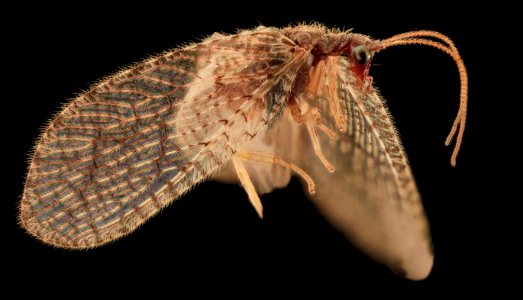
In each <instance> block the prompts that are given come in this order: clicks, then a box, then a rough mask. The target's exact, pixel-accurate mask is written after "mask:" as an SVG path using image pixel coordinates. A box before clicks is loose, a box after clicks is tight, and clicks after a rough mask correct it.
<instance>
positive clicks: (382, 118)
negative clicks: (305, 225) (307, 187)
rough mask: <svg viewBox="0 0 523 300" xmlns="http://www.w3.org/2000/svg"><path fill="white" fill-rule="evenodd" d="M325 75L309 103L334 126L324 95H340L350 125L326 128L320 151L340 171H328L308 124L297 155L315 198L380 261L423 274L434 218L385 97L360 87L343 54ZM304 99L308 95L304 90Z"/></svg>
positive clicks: (398, 269)
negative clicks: (341, 129) (334, 131)
mask: <svg viewBox="0 0 523 300" xmlns="http://www.w3.org/2000/svg"><path fill="white" fill-rule="evenodd" d="M336 66H337V67H334V68H331V69H329V70H327V71H326V72H327V73H326V74H325V81H326V82H328V83H329V86H330V87H331V88H332V89H334V90H332V91H331V92H327V91H325V90H321V89H318V90H317V91H318V92H317V94H316V95H312V99H311V98H310V96H311V95H309V98H308V102H309V103H310V104H311V105H313V106H317V107H319V108H320V110H321V112H322V116H323V119H324V120H326V123H327V126H329V127H330V128H336V127H335V126H336V124H335V120H333V118H332V117H331V116H332V114H331V112H330V111H331V108H329V107H328V106H327V101H326V99H325V97H327V96H331V97H334V98H336V99H335V101H338V102H339V103H340V106H341V109H342V111H343V112H344V115H345V119H346V124H347V126H346V132H345V133H338V135H337V137H336V138H334V139H332V140H331V139H329V138H328V137H327V136H325V135H323V134H321V133H320V139H321V145H322V150H323V152H324V154H325V156H326V158H327V159H328V160H329V162H331V163H332V164H333V166H334V167H335V168H336V171H335V172H334V173H332V174H329V173H328V172H327V171H326V170H325V168H324V167H323V165H322V164H321V163H320V161H319V160H318V159H314V158H315V155H314V152H313V150H312V147H311V146H310V143H309V142H308V141H307V139H308V134H307V133H306V131H305V130H302V134H301V136H300V138H299V139H300V140H301V141H300V142H301V145H306V146H304V147H303V148H302V151H301V153H300V154H299V155H298V156H297V157H295V159H296V160H298V161H301V164H300V165H301V166H302V167H303V168H304V169H305V170H306V171H307V172H308V173H309V174H310V175H311V176H312V178H313V179H314V180H315V182H316V194H315V195H313V196H312V197H311V199H312V200H313V202H314V203H315V205H316V206H317V207H318V208H319V210H320V211H321V212H322V213H323V214H324V215H325V216H326V218H327V219H328V220H329V221H330V222H331V223H332V224H333V225H334V226H335V227H337V228H338V229H339V230H340V231H341V232H343V233H344V234H345V235H346V236H347V237H348V238H349V239H350V240H351V241H352V242H353V243H355V244H356V245H357V246H358V247H360V248H361V249H362V250H363V251H364V252H366V253H368V254H369V255H371V256H372V257H374V258H375V259H376V260H378V261H381V262H383V263H385V264H387V265H388V266H389V267H391V268H392V269H393V270H394V271H395V272H397V273H398V274H400V275H403V276H406V277H408V278H410V279H422V278H425V277H426V276H427V275H428V273H429V272H430V270H431V267H432V262H433V253H432V245H431V238H430V232H429V227H428V223H427V220H426V217H425V213H424V209H423V205H422V202H421V199H420V196H419V193H418V191H417V188H416V184H415V181H414V178H413V177H412V173H411V170H410V167H409V164H408V162H407V158H406V156H405V153H404V151H403V149H402V146H401V143H400V141H399V138H398V134H397V132H396V129H395V128H394V126H393V124H392V122H391V118H390V115H389V113H388V110H387V108H386V107H385V103H384V101H383V99H382V98H381V97H380V96H379V95H378V94H377V92H375V91H361V90H360V89H358V88H356V86H357V82H356V79H355V78H352V77H351V72H350V71H349V70H350V69H349V61H348V59H347V58H346V57H343V56H340V57H338V58H337V61H336ZM304 98H307V97H306V96H305V95H304Z"/></svg>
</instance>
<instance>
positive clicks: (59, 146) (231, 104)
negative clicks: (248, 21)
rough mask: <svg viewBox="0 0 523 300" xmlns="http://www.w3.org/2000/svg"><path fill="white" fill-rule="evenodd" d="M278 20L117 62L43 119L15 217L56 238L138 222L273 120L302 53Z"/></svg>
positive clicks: (72, 244)
mask: <svg viewBox="0 0 523 300" xmlns="http://www.w3.org/2000/svg"><path fill="white" fill-rule="evenodd" d="M294 47H295V45H294V43H293V42H292V41H291V40H289V39H287V38H286V37H284V36H283V35H281V34H280V33H279V32H278V31H277V30H272V29H258V30H255V31H245V32H242V33H239V34H237V35H232V36H223V35H214V36H212V37H210V38H209V39H207V40H205V41H203V42H202V43H200V44H195V45H192V46H189V47H186V48H183V49H179V50H175V51H172V52H168V53H165V54H164V55H161V56H159V57H156V58H153V59H150V60H147V61H145V62H143V63H141V64H139V65H136V66H135V67H132V68H131V69H129V70H126V71H123V72H120V73H119V74H117V75H115V76H113V77H110V78H108V79H106V80H105V81H103V82H102V83H100V84H98V85H97V86H95V87H94V88H92V89H91V90H90V91H88V92H86V93H85V94H83V95H81V96H79V97H78V98H76V99H74V100H73V101H72V102H71V103H70V104H69V105H67V106H66V107H65V109H64V110H63V111H62V112H61V113H60V114H58V115H57V116H56V117H55V119H54V120H53V121H52V122H51V123H50V125H49V126H48V128H47V129H46V130H45V132H44V133H43V134H42V136H41V139H40V140H39V142H38V144H37V146H36V148H35V152H34V155H33V159H32V161H31V164H30V167H29V171H28V175H27V181H26V186H25V190H24V194H23V198H22V201H21V212H20V220H21V223H22V224H23V226H24V227H25V228H26V229H27V230H28V231H29V232H30V233H31V234H33V235H34V236H36V237H38V238H39V239H41V240H43V241H44V242H46V243H50V244H53V245H56V246H59V247H67V248H90V247H96V246H99V245H101V244H104V243H107V242H109V241H111V240H114V239H116V238H118V237H121V236H123V235H125V234H127V233H129V232H131V231H133V230H134V229H135V228H136V227H137V226H138V225H140V224H142V223H143V222H145V221H146V220H147V219H148V218H150V217H151V216H152V215H154V214H155V213H157V212H158V211H159V210H160V209H161V208H163V207H165V206H166V205H168V204H169V203H170V202H172V201H173V200H174V199H176V198H177V197H179V196H180V195H181V194H182V193H184V192H185V191H187V189H189V188H190V187H191V186H193V185H194V184H195V183H196V182H198V181H200V180H202V179H204V178H206V177H207V176H209V175H210V174H211V173H212V172H214V171H215V170H216V169H217V168H218V167H220V166H221V165H223V164H224V163H225V162H227V161H228V160H229V158H230V157H231V155H232V154H233V153H235V152H236V151H238V150H240V149H241V147H242V146H243V145H244V144H245V143H247V142H248V141H250V140H251V139H252V138H254V137H255V136H256V135H257V134H258V133H259V132H260V131H262V130H264V129H266V128H268V126H269V125H270V123H271V122H273V121H274V120H275V119H276V117H277V116H278V115H279V112H280V111H281V110H282V109H283V107H284V105H285V101H284V100H285V99H286V97H287V96H288V92H289V91H290V90H291V87H292V83H293V80H294V76H295V74H296V72H297V69H298V68H299V66H300V65H301V63H302V60H303V58H304V52H303V51H301V52H300V51H294V50H293V49H294Z"/></svg>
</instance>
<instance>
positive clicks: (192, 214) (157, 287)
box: [2, 2, 518, 298]
mask: <svg viewBox="0 0 523 300" xmlns="http://www.w3.org/2000/svg"><path fill="white" fill-rule="evenodd" d="M503 9H506V10H507V11H510V8H503ZM234 10H237V11H234ZM12 13H13V14H16V16H17V18H16V21H15V22H11V23H10V24H8V25H6V27H4V30H5V31H6V32H5V33H6V34H5V37H4V38H5V39H8V41H9V43H6V45H9V46H4V47H5V48H7V50H8V51H12V53H10V55H9V56H6V57H5V59H6V65H7V66H8V67H9V68H11V67H13V71H12V72H11V71H10V70H9V71H8V72H10V73H9V74H13V75H12V76H9V79H7V81H5V79H4V80H3V82H4V90H9V91H10V92H13V93H12V94H11V96H10V97H9V98H8V99H3V100H2V101H3V105H4V107H5V108H7V109H6V110H5V111H3V116H4V118H3V121H4V122H6V125H4V126H5V127H4V132H5V133H6V135H7V139H6V141H5V145H4V147H3V148H4V150H6V151H8V154H7V155H8V156H5V157H4V159H5V160H7V166H8V168H7V170H8V171H7V172H6V171H4V174H6V175H7V176H6V179H5V181H4V182H5V184H6V185H5V186H4V191H7V194H6V196H5V197H4V198H5V199H4V202H5V204H7V205H6V208H3V210H2V216H3V217H2V220H3V221H5V222H6V225H5V226H4V227H3V228H6V229H8V231H7V232H6V234H5V236H6V237H7V239H6V241H7V242H5V243H3V245H2V247H3V248H5V250H9V252H8V253H9V255H8V256H7V255H6V256H5V260H6V268H5V269H4V270H7V271H9V272H10V274H12V276H11V277H10V279H12V280H13V281H18V282H24V283H27V284H28V286H34V285H33V284H36V283H40V284H41V286H39V287H38V289H37V290H38V291H39V292H43V291H47V292H49V293H52V294H60V293H62V292H63V291H64V290H63V288H64V287H65V286H68V287H70V288H71V290H72V291H74V292H77V293H80V294H84V293H90V292H94V293H98V292H99V291H100V289H103V288H109V289H116V290H117V291H127V292H131V293H134V292H135V291H136V292H138V291H150V290H154V291H158V292H166V293H168V295H169V296H171V297H173V298H174V297H179V296H181V295H182V294H183V293H182V292H183V291H187V290H189V291H190V292H191V293H195V294H193V295H197V294H199V293H201V292H213V293H214V292H217V291H218V290H216V289H215V288H217V287H219V291H221V292H225V293H238V292H239V291H240V290H242V288H245V292H241V295H243V296H245V297H251V296H254V295H258V294H260V293H265V292H268V293H270V294H269V295H272V296H271V298H273V297H276V296H278V295H281V294H280V293H288V294H290V295H295V296H297V295H299V294H305V295H310V294H309V293H312V292H317V291H320V292H322V293H329V294H330V293H332V294H336V295H338V297H339V298H349V297H354V295H355V294H354V293H365V294H367V293H369V294H370V295H373V294H375V293H385V294H386V295H389V296H396V295H410V294H413V293H419V294H420V295H422V296H424V297H427V296H429V295H438V294H440V295H441V294H442V295H446V294H448V295H452V294H453V293H454V292H453V291H456V290H459V291H463V292H466V293H469V292H471V293H472V292H474V293H475V292H478V291H479V292H481V291H484V290H487V289H489V290H490V289H492V288H494V287H495V289H494V290H495V291H498V292H502V291H505V290H506V288H507V287H510V285H511V284H510V280H511V279H514V277H513V276H510V275H507V274H506V273H504V272H502V269H503V268H505V267H511V268H517V265H516V264H515V261H512V260H507V259H506V258H508V257H510V254H509V253H510V252H511V251H512V249H513V247H512V245H511V242H510V241H511V240H513V239H514V235H510V234H509V231H508V230H511V229H513V228H516V229H517V227H515V226H516V225H515V224H512V222H513V221H512V219H511V218H510V217H509V214H508V212H509V211H511V210H513V208H511V207H510V205H511V203H512V202H514V201H515V199H516V198H518V197H517V196H508V197H507V196H505V194H504V193H507V189H508V188H509V187H510V186H511V184H510V182H511V181H510V180H509V179H507V178H505V175H504V174H505V172H504V171H503V172H502V171H501V170H502V168H503V167H510V164H512V162H513V163H514V164H517V163H518V161H517V160H516V159H514V160H512V161H511V163H510V164H509V165H508V166H507V164H506V163H501V160H502V159H503V158H506V156H509V157H510V153H512V150H510V149H512V147H511V143H510V142H509V141H510V139H506V138H505V137H504V135H503V134H504V133H506V130H510V128H511V125H510V122H513V121H514V119H509V118H506V117H504V116H505V115H504V113H505V112H506V111H507V109H506V108H504V106H503V104H505V101H507V100H509V98H506V97H505V96H501V95H502V93H503V92H504V91H506V90H505V86H504V84H505V78H506V77H510V76H507V75H505V73H503V72H502V71H500V69H498V66H499V67H502V66H506V64H510V63H511V61H514V60H517V59H516V58H511V57H510V56H509V53H511V52H510V50H509V49H510V47H509V46H507V43H506V41H507V40H506V39H504V38H502V37H501V36H500V35H499V33H500V32H499V31H498V29H496V27H495V26H493V25H496V24H497V25H499V24H498V21H495V20H494V19H493V18H497V17H503V16H504V15H500V14H499V12H498V11H495V10H494V9H493V8H492V9H491V8H482V7H478V6H476V7H474V8H470V9H469V8H467V9H462V10H459V11H453V10H452V7H451V6H450V5H448V4H441V5H439V6H426V7H421V6H420V5H419V4H416V5H415V6H412V5H398V4H396V5H394V6H386V7H382V6H380V5H378V4H376V3H370V2H369V3H350V2H346V3H326V2H325V3H320V2H318V3H316V4H315V5H306V4H305V3H301V4H300V6H295V7H293V8H292V9H289V8H283V7H281V4H278V3H269V2H244V3H242V4H241V5H233V4H225V3H214V4H212V5H208V4H203V3H187V4H184V5H183V6H177V5H176V4H175V3H171V4H170V5H168V6H164V5H160V4H152V3H141V4H139V5H131V4H127V5H126V6H125V7H121V8H119V9H108V8H106V7H104V6H95V5H94V4H92V5H89V6H87V5H86V6H82V7H63V6H62V7H50V6H41V7H34V6H31V7H24V8H20V9H19V10H13V11H12ZM301 21H305V22H309V21H317V22H320V23H323V24H325V25H327V26H337V27H342V28H354V31H355V32H359V33H363V34H367V35H370V36H371V37H374V38H386V37H389V36H391V35H393V34H397V33H401V32H405V31H410V30H418V29H429V30H436V31H440V32H442V33H444V34H446V35H448V36H449V37H451V38H452V39H453V40H454V42H455V43H456V46H457V47H458V49H459V50H460V52H461V55H462V57H463V59H464V61H465V63H466V66H467V68H468V72H469V78H470V94H469V95H470V97H469V98H470V102H469V103H470V104H469V114H468V123H467V130H466V133H465V137H464V141H463V147H462V150H461V152H460V155H459V157H458V165H457V167H455V168H452V167H451V166H450V164H449V159H450V154H451V150H452V149H451V148H446V147H445V146H444V145H443V142H444V139H445V137H446V135H447V133H448V131H449V130H450V127H451V125H452V122H453V120H454V117H455V114H456V112H457V109H458V101H459V76H458V72H457V69H456V67H455V65H454V63H453V61H452V59H451V58H450V57H448V56H446V55H445V54H443V53H442V52H440V51H438V50H435V49H432V48H427V47H414V46H410V47H397V48H392V49H390V50H387V51H385V52H383V53H380V54H379V55H377V57H376V58H375V60H374V64H375V66H374V67H373V68H372V69H371V75H373V76H374V81H375V83H376V85H377V86H378V87H379V88H380V90H381V92H382V94H383V96H384V97H385V99H386V100H387V102H388V105H389V107H390V110H391V113H392V115H393V117H394V119H395V121H396V125H397V127H398V130H399V133H400V135H401V137H402V141H403V144H404V146H405V149H406V151H407V153H408V155H409V159H410V162H411V165H412V169H413V172H414V175H415V178H416V180H417V182H418V186H419V189H420V192H421V195H422V198H423V200H424V204H425V207H426V212H427V214H428V218H429V221H430V224H431V227H432V234H433V240H434V245H435V253H436V258H435V265H434V269H433V272H432V274H431V276H430V277H429V278H428V279H427V280H424V281H422V282H410V281H407V280H403V279H401V278H398V277H396V276H395V275H394V274H393V273H392V272H390V271H389V270H388V269H387V268H386V267H383V266H381V265H379V264H377V263H375V262H373V261H372V260H371V259H369V258H367V256H365V255H363V254H361V253H360V252H359V251H358V250H357V249H355V248H354V247H353V246H352V245H351V244H350V243H349V242H347V241H346V240H345V239H344V238H343V237H342V236H341V234H339V233H337V232H336V231H335V230H334V229H333V228H332V227H331V226H330V225H328V223H326V221H325V220H324V219H323V218H322V217H321V216H320V215H319V214H318V213H317V212H316V211H315V209H314V207H313V206H312V205H311V204H310V203H309V202H308V200H307V198H306V197H305V195H304V192H303V191H302V188H301V185H300V183H299V182H298V180H293V181H292V182H291V184H290V185H289V187H288V188H286V189H283V190H277V191H275V192H273V193H272V194H269V195H264V196H263V197H262V201H263V204H264V207H265V219H264V220H263V221H261V220H259V219H258V217H257V215H256V213H255V211H254V209H253V208H252V207H251V206H250V204H249V202H248V198H247V195H246V194H245V193H244V191H243V190H242V189H241V188H240V187H238V186H233V185H223V184H218V183H214V182H209V183H204V184H201V185H199V186H198V187H197V188H195V189H194V190H193V191H192V192H190V193H189V194H187V195H186V196H185V197H183V198H182V199H180V200H179V201H178V202H177V203H176V204H174V205H171V206H170V207H169V208H167V209H165V210H164V211H163V212H162V213H160V214H159V215H157V216H156V217H154V218H153V219H152V220H150V221H149V222H147V223H146V224H145V225H144V226H142V227H141V228H139V229H138V230H137V231H136V232H135V233H133V234H131V235H129V236H128V237H125V238H123V239H121V240H119V241H117V242H115V243H112V244H110V245H106V246H104V247H101V248H98V249H95V250H91V251H67V250H60V249H55V248H53V247H50V246H47V245H44V244H42V243H40V242H38V241H37V240H35V239H33V238H32V237H30V236H29V235H27V234H26V233H25V232H24V231H23V230H22V229H21V228H20V227H19V226H18V225H17V223H16V214H17V202H18V201H19V196H20V195H21V194H22V190H23V182H24V176H25V172H26V160H27V158H28V153H29V152H30V150H31V147H32V145H33V142H34V141H35V139H36V137H37V136H38V134H39V132H40V129H41V128H42V126H44V124H46V122H47V121H48V120H49V118H50V117H51V116H52V115H53V113H55V112H57V111H58V110H59V109H60V107H61V105H62V103H64V102H66V101H67V99H69V98H71V97H74V95H75V94H76V93H79V92H81V91H82V90H86V89H88V88H89V86H90V85H91V84H92V83H94V82H96V81H97V80H98V79H100V78H102V77H104V76H106V75H109V74H112V73H114V72H115V71H117V70H119V69H120V68H122V67H124V66H126V65H129V64H131V63H133V62H137V61H140V60H142V59H144V58H146V57H148V56H150V55H152V54H155V53H160V52H162V51H164V50H166V49H170V48H174V47H177V46H179V45H182V44H184V43H187V42H197V41H199V40H200V39H201V38H203V37H206V36H208V35H209V34H211V33H213V32H215V31H221V32H225V33H234V32H235V31H236V30H237V29H241V28H253V27H255V26H257V25H258V24H263V25H266V26H277V27H281V26H285V25H287V24H289V23H296V22H301ZM507 25H508V24H507ZM505 28H506V27H505ZM506 88H508V89H509V85H508V84H507V87H506ZM511 101H515V99H513V100H511ZM514 109H516V108H514ZM508 110H509V111H510V110H512V109H511V108H510V107H509V109H508ZM507 124H508V125H507ZM515 166H516V165H515ZM512 178H513V180H515V178H514V177H512ZM510 224H512V225H510ZM507 237H509V238H507ZM516 278H517V277H516ZM279 288H281V289H279ZM27 291H31V289H29V288H28V290H27ZM19 292H21V293H24V292H26V291H25V290H19ZM132 295H133V294H132ZM323 295H324V297H322V298H331V297H327V296H325V294H323Z"/></svg>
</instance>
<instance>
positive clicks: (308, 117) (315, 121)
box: [289, 98, 336, 173]
mask: <svg viewBox="0 0 523 300" xmlns="http://www.w3.org/2000/svg"><path fill="white" fill-rule="evenodd" d="M299 105H300V104H299V103H298V101H297V99H296V98H291V99H290V101H289V106H290V109H291V114H292V117H293V119H294V121H295V122H296V123H303V122H304V123H305V125H306V126H307V130H308V131H309V136H310V138H311V142H312V146H313V149H314V153H315V154H316V156H317V157H318V158H319V159H320V161H321V163H322V164H323V166H324V167H325V168H326V169H327V171H329V173H332V172H334V167H333V166H332V165H331V163H329V161H328V160H327V158H326V157H325V155H324V154H323V151H322V150H321V145H320V140H319V137H318V132H317V131H316V128H319V129H320V130H321V131H323V132H324V133H325V134H326V135H327V136H329V137H330V138H331V139H332V138H334V137H335V136H336V133H334V131H333V130H332V129H330V128H328V127H327V126H325V124H323V123H322V121H321V114H320V110H319V109H318V108H317V107H311V108H310V109H309V110H308V111H307V112H306V113H304V114H302V112H301V108H300V106H299Z"/></svg>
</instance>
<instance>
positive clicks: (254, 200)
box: [232, 157, 263, 219]
mask: <svg viewBox="0 0 523 300" xmlns="http://www.w3.org/2000/svg"><path fill="white" fill-rule="evenodd" d="M232 162H233V164H234V169H236V174H238V178H239V179H240V182H241V183H242V186H243V188H244V189H245V192H247V195H248V196H249V201H251V204H252V206H254V209H255V210H256V212H257V213H258V216H260V218H261V219H263V205H262V203H261V200H260V197H259V196H258V193H257V192H256V189H255V188H254V185H253V184H252V181H251V178H249V174H248V173H247V170H245V166H244V165H243V163H242V162H241V161H240V160H239V159H238V158H236V157H233V158H232Z"/></svg>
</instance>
